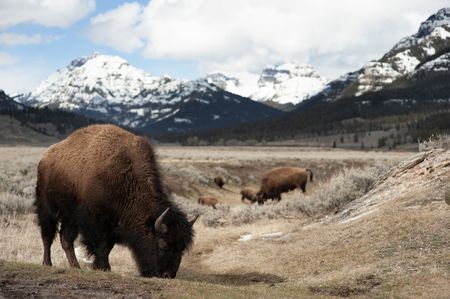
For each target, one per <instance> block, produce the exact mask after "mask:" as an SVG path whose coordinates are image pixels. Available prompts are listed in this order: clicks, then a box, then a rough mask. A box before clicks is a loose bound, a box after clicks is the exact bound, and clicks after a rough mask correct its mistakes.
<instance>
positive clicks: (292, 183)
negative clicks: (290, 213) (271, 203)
mask: <svg viewBox="0 0 450 299" xmlns="http://www.w3.org/2000/svg"><path fill="white" fill-rule="evenodd" d="M308 179H309V180H310V181H311V182H312V181H313V173H312V171H311V169H309V168H300V167H277V168H273V169H272V170H270V171H268V172H266V173H265V174H264V175H263V178H262V180H261V188H260V190H259V191H258V193H257V196H258V203H259V204H262V203H264V202H265V201H266V200H267V199H276V200H278V201H280V200H281V193H284V192H289V191H291V190H294V189H296V188H299V189H301V190H302V191H303V193H304V192H306V183H307V182H308Z"/></svg>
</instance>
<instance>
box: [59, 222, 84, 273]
mask: <svg viewBox="0 0 450 299" xmlns="http://www.w3.org/2000/svg"><path fill="white" fill-rule="evenodd" d="M77 235H78V228H77V226H76V225H65V224H64V223H63V224H62V225H61V230H60V231H59V237H60V241H61V247H62V248H63V249H64V252H65V253H66V257H67V260H68V262H69V265H70V267H74V268H80V264H78V261H77V257H76V255H75V250H74V248H73V242H74V241H75V239H76V237H77Z"/></svg>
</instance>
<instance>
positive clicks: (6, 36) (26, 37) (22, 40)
mask: <svg viewBox="0 0 450 299" xmlns="http://www.w3.org/2000/svg"><path fill="white" fill-rule="evenodd" d="M61 38H62V36H59V35H41V34H22V33H14V32H0V45H5V46H17V45H37V44H42V43H44V42H51V41H54V40H58V39H61Z"/></svg>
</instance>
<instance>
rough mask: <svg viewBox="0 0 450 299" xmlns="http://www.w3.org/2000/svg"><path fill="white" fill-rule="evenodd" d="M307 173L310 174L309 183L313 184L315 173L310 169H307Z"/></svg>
mask: <svg viewBox="0 0 450 299" xmlns="http://www.w3.org/2000/svg"><path fill="white" fill-rule="evenodd" d="M306 171H307V172H309V181H310V182H311V183H312V182H313V177H314V175H313V172H312V170H311V169H309V168H307V169H306Z"/></svg>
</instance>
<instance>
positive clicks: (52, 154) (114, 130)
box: [35, 125, 197, 278]
mask: <svg viewBox="0 0 450 299" xmlns="http://www.w3.org/2000/svg"><path fill="white" fill-rule="evenodd" d="M35 206H36V213H37V216H38V222H39V226H40V229H41V237H42V242H43V245H44V258H43V264H44V265H47V266H51V265H52V262H51V257H50V247H51V245H52V242H53V239H54V237H55V234H56V231H57V225H58V223H60V224H61V227H60V230H59V235H60V239H61V245H62V247H63V249H64V251H65V254H66V256H67V259H68V261H69V264H70V266H71V267H79V264H78V261H77V258H76V256H75V252H74V247H73V241H74V240H75V238H76V237H77V235H78V233H80V234H81V236H82V242H83V243H84V245H85V246H86V248H87V250H88V252H89V254H90V255H93V256H94V263H93V268H94V269H100V270H103V271H109V270H110V269H111V267H110V265H109V261H108V255H109V253H110V251H111V249H112V248H113V246H114V244H116V243H119V244H124V245H126V246H128V247H129V248H130V250H131V251H132V253H133V256H134V259H135V261H136V263H137V266H138V269H139V271H140V274H141V275H142V276H159V277H164V278H169V277H170V278H173V277H175V275H176V273H177V271H178V267H179V265H180V261H181V258H182V255H183V252H184V251H185V250H186V249H187V248H188V247H189V246H190V245H191V244H192V239H193V234H194V232H193V229H192V225H193V224H194V222H195V220H196V219H197V217H195V218H194V219H192V220H191V221H188V220H187V219H186V215H185V214H184V213H183V212H182V211H180V210H179V209H178V208H177V207H176V206H175V205H174V204H173V203H172V202H171V201H170V200H169V199H168V197H167V195H166V194H165V192H164V187H163V184H162V182H161V178H160V174H159V170H158V166H157V163H156V159H155V154H154V152H153V149H152V146H151V144H150V142H149V141H148V140H147V139H146V138H144V137H140V136H136V135H134V134H132V133H130V132H128V131H125V130H123V129H121V128H119V127H116V126H113V125H92V126H89V127H85V128H83V129H79V130H77V131H75V132H74V133H73V134H71V135H70V136H69V137H67V138H66V139H65V140H63V141H61V142H59V143H57V144H55V145H53V146H51V147H50V148H49V149H48V150H47V151H46V152H45V154H44V157H43V158H42V160H41V161H40V162H39V165H38V178H37V186H36V201H35Z"/></svg>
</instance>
